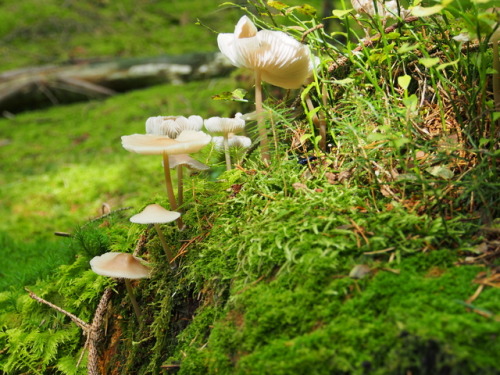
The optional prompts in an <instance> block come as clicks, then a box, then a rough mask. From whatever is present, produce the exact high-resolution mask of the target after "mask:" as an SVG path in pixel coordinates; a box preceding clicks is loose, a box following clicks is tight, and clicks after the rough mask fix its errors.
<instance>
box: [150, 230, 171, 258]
mask: <svg viewBox="0 0 500 375" xmlns="http://www.w3.org/2000/svg"><path fill="white" fill-rule="evenodd" d="M153 225H154V227H155V229H156V233H158V238H159V239H160V242H161V246H162V247H163V250H164V251H165V255H166V256H167V259H168V262H169V263H171V262H172V259H174V254H173V253H172V251H170V249H169V247H168V245H167V240H166V239H165V236H164V235H163V232H162V231H161V228H160V224H156V223H155V224H153Z"/></svg>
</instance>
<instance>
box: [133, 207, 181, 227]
mask: <svg viewBox="0 0 500 375" xmlns="http://www.w3.org/2000/svg"><path fill="white" fill-rule="evenodd" d="M180 216H181V214H180V213H179V212H176V211H168V210H166V209H165V208H163V207H162V206H160V205H159V204H150V205H148V206H146V208H144V210H142V212H140V213H138V214H136V215H134V216H132V217H131V218H130V221H131V222H132V223H136V224H166V223H171V222H172V221H175V220H177V219H178V218H179V217H180Z"/></svg>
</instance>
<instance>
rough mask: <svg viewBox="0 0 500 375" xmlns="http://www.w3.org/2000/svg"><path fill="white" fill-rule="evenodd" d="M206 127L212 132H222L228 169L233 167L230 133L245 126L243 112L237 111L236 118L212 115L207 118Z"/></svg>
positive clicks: (237, 131)
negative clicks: (230, 151)
mask: <svg viewBox="0 0 500 375" xmlns="http://www.w3.org/2000/svg"><path fill="white" fill-rule="evenodd" d="M205 128H206V129H207V130H208V131H209V132H211V133H218V134H222V140H223V145H224V154H225V156H226V169H227V170H228V171H229V170H230V169H231V156H230V154H229V134H234V133H239V132H241V131H243V129H244V128H245V120H243V119H242V118H241V113H237V114H236V116H235V117H234V118H227V117H211V118H209V119H206V120H205Z"/></svg>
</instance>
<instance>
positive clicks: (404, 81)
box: [398, 74, 411, 91]
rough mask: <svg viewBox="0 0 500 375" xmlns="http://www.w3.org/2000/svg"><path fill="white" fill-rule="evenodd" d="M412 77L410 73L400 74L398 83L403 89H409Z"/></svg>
mask: <svg viewBox="0 0 500 375" xmlns="http://www.w3.org/2000/svg"><path fill="white" fill-rule="evenodd" d="M410 81H411V77H410V76H409V75H408V74H405V75H404V76H399V77H398V85H399V86H400V87H401V88H402V89H403V90H405V91H406V90H408V86H409V85H410Z"/></svg>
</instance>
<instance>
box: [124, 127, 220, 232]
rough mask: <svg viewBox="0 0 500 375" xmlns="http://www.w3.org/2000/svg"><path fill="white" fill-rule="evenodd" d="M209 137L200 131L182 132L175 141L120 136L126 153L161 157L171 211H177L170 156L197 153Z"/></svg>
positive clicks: (151, 135)
mask: <svg viewBox="0 0 500 375" xmlns="http://www.w3.org/2000/svg"><path fill="white" fill-rule="evenodd" d="M210 139H211V137H210V136H209V135H208V134H206V133H203V132H201V131H194V130H184V131H183V132H182V133H180V134H179V136H178V137H177V138H175V139H172V138H169V137H167V136H165V135H154V134H132V135H124V136H122V146H123V148H125V149H126V150H127V151H130V152H136V153H138V154H144V155H162V156H163V171H164V174H165V185H166V188H167V196H168V200H169V203H170V209H171V210H172V211H176V210H177V202H176V200H175V194H174V189H173V187H172V177H171V175H170V168H169V165H170V162H169V156H170V155H182V154H191V153H194V152H198V151H199V150H201V149H202V148H203V147H204V146H205V145H207V144H208V143H209V142H210ZM177 225H178V226H179V229H182V228H183V224H182V219H181V218H180V217H179V219H177Z"/></svg>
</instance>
